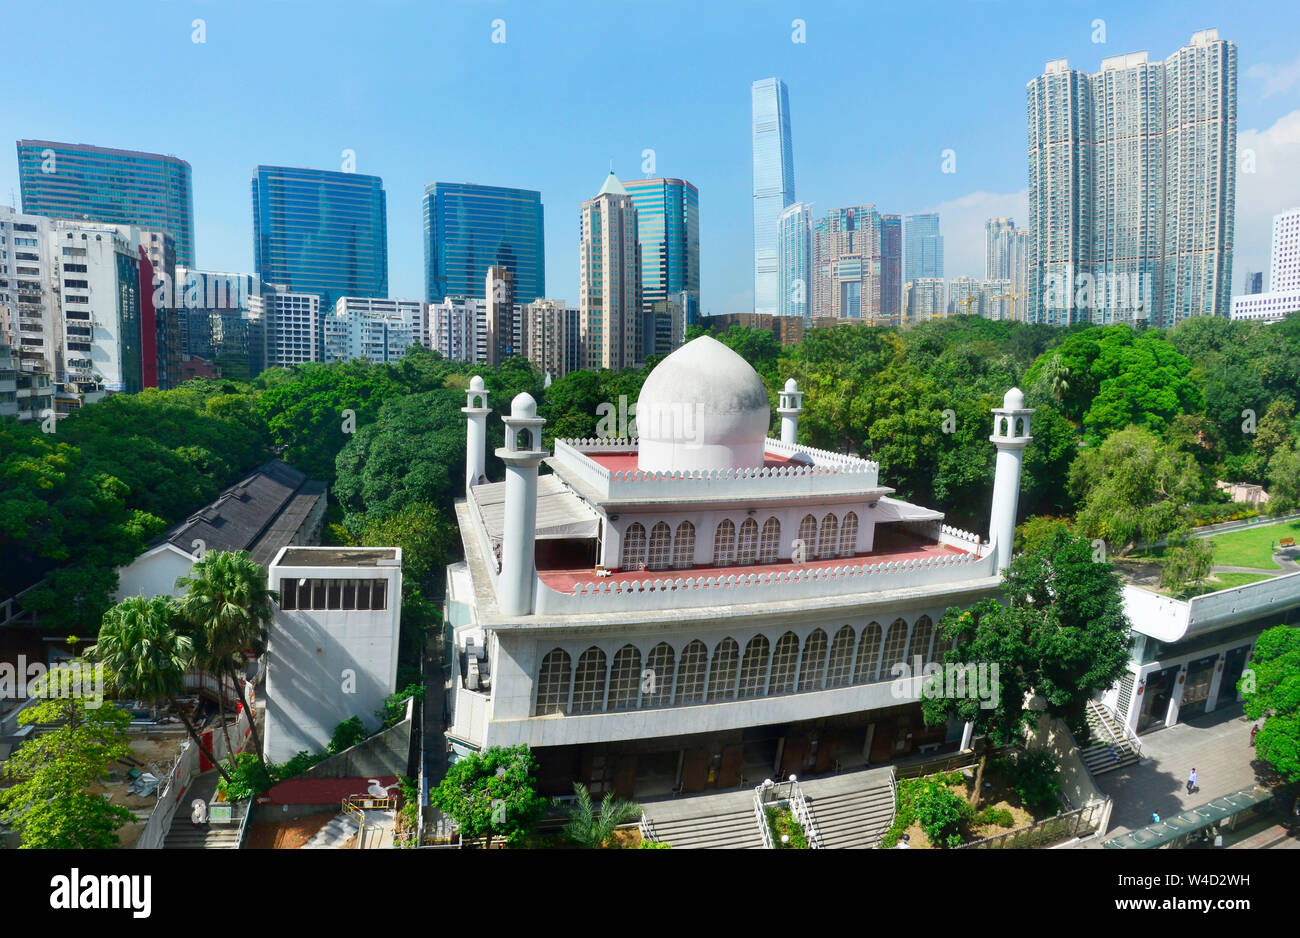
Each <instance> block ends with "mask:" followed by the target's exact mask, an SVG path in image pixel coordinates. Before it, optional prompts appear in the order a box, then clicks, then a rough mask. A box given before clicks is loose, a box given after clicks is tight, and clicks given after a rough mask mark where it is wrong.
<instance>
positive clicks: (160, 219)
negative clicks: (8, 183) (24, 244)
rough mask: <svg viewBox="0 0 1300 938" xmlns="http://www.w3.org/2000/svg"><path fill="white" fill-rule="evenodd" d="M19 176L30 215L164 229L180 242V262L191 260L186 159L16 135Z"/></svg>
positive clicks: (190, 200)
mask: <svg viewBox="0 0 1300 938" xmlns="http://www.w3.org/2000/svg"><path fill="white" fill-rule="evenodd" d="M18 181H19V185H20V186H21V187H22V196H23V212H24V213H25V214H28V215H45V216H47V217H49V218H71V219H78V220H81V221H91V222H106V223H109V224H114V225H134V226H136V227H138V228H143V229H145V230H148V231H156V232H165V233H167V234H169V235H171V237H172V239H173V240H174V241H175V245H176V263H178V264H184V265H186V266H193V264H194V191H193V183H192V180H191V176H190V164H189V163H187V162H185V161H184V160H182V159H178V158H177V157H174V156H163V155H161V154H158V153H141V152H138V151H136V150H112V149H108V148H106V147H94V146H89V145H87V144H84V143H55V142H54V141H51V140H19V141H18Z"/></svg>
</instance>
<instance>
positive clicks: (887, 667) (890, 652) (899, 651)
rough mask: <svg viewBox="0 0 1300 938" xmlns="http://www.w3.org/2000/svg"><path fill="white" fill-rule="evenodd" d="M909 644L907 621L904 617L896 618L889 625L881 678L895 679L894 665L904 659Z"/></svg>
mask: <svg viewBox="0 0 1300 938" xmlns="http://www.w3.org/2000/svg"><path fill="white" fill-rule="evenodd" d="M906 646H907V623H906V622H904V621H903V620H902V619H895V620H894V624H893V625H891V626H890V627H889V635H888V636H886V638H885V654H884V657H882V658H881V659H880V679H881V680H882V681H883V680H893V679H894V678H895V677H897V675H896V674H895V673H894V670H893V669H894V665H896V664H898V663H899V662H901V661H902V660H903V649H904V648H905V647H906Z"/></svg>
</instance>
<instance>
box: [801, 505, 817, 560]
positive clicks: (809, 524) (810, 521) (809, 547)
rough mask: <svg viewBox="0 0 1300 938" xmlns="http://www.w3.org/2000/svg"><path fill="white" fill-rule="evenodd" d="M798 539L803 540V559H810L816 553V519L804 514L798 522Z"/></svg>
mask: <svg viewBox="0 0 1300 938" xmlns="http://www.w3.org/2000/svg"><path fill="white" fill-rule="evenodd" d="M799 540H800V541H802V542H803V559H804V560H812V559H813V557H814V556H816V554H817V519H816V518H814V517H813V516H812V515H804V516H803V520H802V521H800V522H799Z"/></svg>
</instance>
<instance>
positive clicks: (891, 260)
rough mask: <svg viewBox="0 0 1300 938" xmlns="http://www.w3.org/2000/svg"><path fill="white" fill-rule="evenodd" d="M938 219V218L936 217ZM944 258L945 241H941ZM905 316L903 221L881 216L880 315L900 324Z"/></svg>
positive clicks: (894, 217)
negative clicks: (903, 315)
mask: <svg viewBox="0 0 1300 938" xmlns="http://www.w3.org/2000/svg"><path fill="white" fill-rule="evenodd" d="M936 217H937V216H936ZM939 254H940V257H941V258H942V254H943V239H942V238H940V239H939ZM902 314H903V219H902V217H901V216H899V215H881V216H880V315H881V317H882V318H884V319H888V320H889V321H890V322H891V323H893V324H898V323H899V322H900V321H901V319H902Z"/></svg>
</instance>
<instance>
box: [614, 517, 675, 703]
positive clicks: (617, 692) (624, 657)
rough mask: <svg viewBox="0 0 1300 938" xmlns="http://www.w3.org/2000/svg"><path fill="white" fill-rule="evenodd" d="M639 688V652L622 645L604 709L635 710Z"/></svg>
mask: <svg viewBox="0 0 1300 938" xmlns="http://www.w3.org/2000/svg"><path fill="white" fill-rule="evenodd" d="M665 527H667V525H665ZM640 686H641V652H640V650H639V649H638V648H637V647H636V646H635V645H624V646H623V647H622V648H620V649H619V650H618V652H617V653H616V654H615V655H614V667H613V669H612V670H611V671H610V675H609V706H608V707H607V708H606V709H608V710H633V709H635V708H636V699H637V690H638V689H639V688H640Z"/></svg>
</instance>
